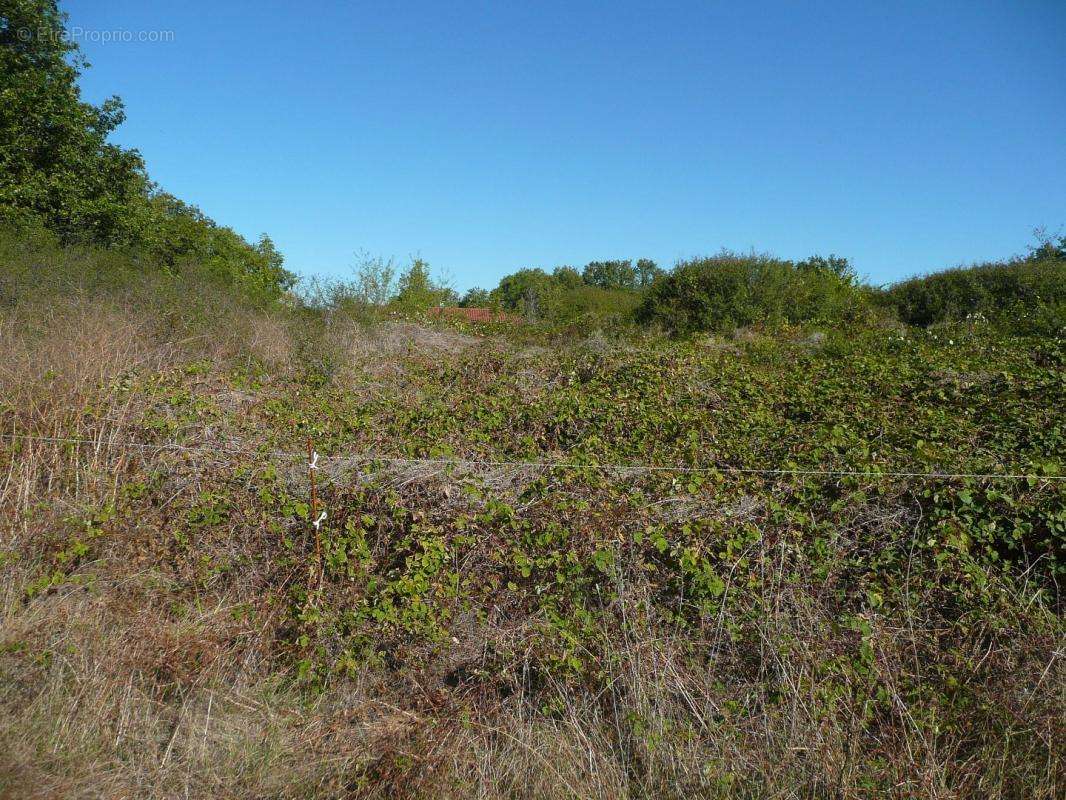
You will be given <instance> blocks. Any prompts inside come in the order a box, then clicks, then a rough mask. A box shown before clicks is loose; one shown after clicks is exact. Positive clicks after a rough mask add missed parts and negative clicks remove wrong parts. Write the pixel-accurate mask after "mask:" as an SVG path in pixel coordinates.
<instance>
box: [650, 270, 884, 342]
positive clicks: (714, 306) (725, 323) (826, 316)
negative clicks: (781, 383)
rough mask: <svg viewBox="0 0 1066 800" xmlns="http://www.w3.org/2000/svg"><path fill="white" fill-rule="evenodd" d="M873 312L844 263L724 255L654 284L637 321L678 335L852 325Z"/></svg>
mask: <svg viewBox="0 0 1066 800" xmlns="http://www.w3.org/2000/svg"><path fill="white" fill-rule="evenodd" d="M869 307H870V304H869V302H868V299H867V297H866V291H865V290H864V289H863V287H861V286H860V285H859V284H858V283H857V281H856V279H855V276H854V273H853V272H852V271H851V269H850V266H849V265H848V263H847V261H846V260H845V259H840V258H836V257H834V256H831V257H830V258H829V259H822V258H819V257H815V258H812V259H808V260H807V261H804V262H801V263H799V264H796V263H793V262H791V261H785V260H782V259H778V258H774V257H772V256H768V255H738V254H735V253H731V252H722V253H720V254H718V255H716V256H712V257H710V258H697V259H692V260H690V261H684V262H681V263H680V264H678V265H677V266H676V267H675V268H674V269H673V271H672V272H670V273H669V274H668V275H666V276H664V277H662V278H660V279H659V280H657V281H656V282H655V283H654V284H653V285H652V286H651V288H650V289H649V290H648V293H647V295H646V297H645V299H644V301H643V302H642V303H641V305H640V307H639V308H638V309H637V319H638V320H639V321H641V322H643V323H645V324H655V325H659V326H661V327H663V328H665V329H666V330H668V331H670V332H671V333H673V334H675V335H682V336H683V335H687V334H692V333H697V332H701V331H723V330H728V329H731V328H734V327H737V326H744V325H755V324H759V323H774V322H794V323H796V322H828V323H833V322H849V321H853V320H855V319H858V318H860V317H862V316H863V315H864V314H865V313H866V311H867V310H868V309H869Z"/></svg>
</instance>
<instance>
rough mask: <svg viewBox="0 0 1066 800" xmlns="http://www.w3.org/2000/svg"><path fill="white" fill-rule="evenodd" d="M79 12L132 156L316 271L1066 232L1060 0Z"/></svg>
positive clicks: (262, 5)
mask: <svg viewBox="0 0 1066 800" xmlns="http://www.w3.org/2000/svg"><path fill="white" fill-rule="evenodd" d="M63 5H64V7H65V8H66V10H67V11H68V12H69V13H70V25H71V27H72V29H75V33H78V31H77V29H79V28H80V29H82V32H81V33H80V36H81V44H82V46H83V49H84V51H85V52H86V54H87V56H88V57H89V59H90V61H91V62H92V63H93V67H92V69H90V70H89V71H88V73H87V74H86V76H85V78H84V80H83V87H84V90H85V94H86V97H87V98H89V99H91V100H94V101H95V100H99V99H102V98H103V97H105V96H107V95H110V94H118V95H120V96H121V97H122V98H123V99H124V100H125V101H126V105H127V111H128V115H129V116H128V121H127V122H126V124H125V125H124V126H123V127H122V128H121V130H120V131H119V133H118V134H117V136H116V140H117V141H119V142H120V143H122V144H126V145H130V146H135V147H137V148H139V149H140V150H141V152H142V153H143V154H144V156H145V158H146V160H147V163H148V167H149V171H150V173H151V175H152V177H153V178H154V179H155V180H156V181H158V182H159V183H160V184H162V186H163V187H164V188H166V189H167V190H169V191H171V192H173V193H174V194H177V195H178V196H179V197H181V198H183V199H185V200H187V201H189V202H193V203H195V204H197V205H199V206H200V207H201V208H203V210H204V211H205V212H207V213H208V214H209V215H211V216H212V217H214V218H215V219H216V220H218V221H219V222H222V223H224V224H228V225H231V226H232V227H234V228H236V229H237V230H238V231H239V232H241V233H243V234H245V235H246V236H248V237H255V236H257V235H258V234H259V233H260V232H262V231H266V232H268V233H270V234H271V236H273V237H274V239H275V241H276V242H277V244H278V246H279V247H280V248H281V249H282V251H283V252H284V253H285V254H286V257H287V260H288V264H289V266H290V268H293V269H295V270H296V271H298V272H301V273H304V274H308V273H318V274H327V275H343V274H345V273H346V272H347V271H348V270H349V268H350V265H351V264H352V261H353V259H352V253H353V252H354V251H356V250H358V249H365V250H367V251H369V252H370V253H372V254H376V255H385V256H389V255H394V256H396V257H398V258H399V259H401V260H405V259H406V258H407V256H408V255H410V254H413V253H420V254H421V255H422V256H423V257H425V258H426V259H427V260H428V261H429V262H430V263H431V264H432V265H433V266H434V267H437V268H444V269H446V270H448V271H449V272H450V273H451V274H452V275H453V276H454V279H455V280H454V282H455V285H456V287H457V288H459V289H464V288H466V287H468V286H471V285H474V284H480V285H486V286H493V285H495V283H496V281H497V280H498V279H499V277H500V276H502V275H504V274H506V273H508V272H511V271H514V270H515V269H519V268H522V267H527V266H543V267H547V268H550V267H552V266H554V265H557V264H574V265H578V266H580V265H582V264H584V263H586V262H587V261H589V260H593V259H601V258H637V257H642V256H647V257H651V258H655V259H656V260H658V261H659V262H660V263H662V264H664V265H670V264H672V263H673V262H674V261H675V260H676V259H677V258H678V257H683V256H691V255H695V254H701V253H709V252H713V251H716V250H718V249H720V248H722V247H729V248H734V249H742V250H746V249H749V248H756V249H758V250H767V251H772V252H774V253H777V254H779V255H782V256H785V257H790V258H800V257H804V256H806V255H809V254H811V253H815V252H819V253H822V254H828V253H829V252H835V253H837V254H841V255H846V256H849V257H850V258H852V260H853V261H854V263H855V264H856V265H857V267H858V268H859V270H860V271H861V272H863V273H865V274H866V275H868V276H869V277H870V278H871V279H872V280H874V281H875V282H886V281H890V280H893V279H896V278H899V277H902V276H905V275H908V274H912V273H915V272H922V271H927V270H930V269H936V268H940V267H945V266H952V265H956V264H959V263H964V262H970V261H974V260H981V259H989V258H995V257H1000V256H1004V255H1009V254H1012V253H1015V252H1019V251H1021V250H1023V249H1024V248H1025V246H1026V245H1027V244H1028V243H1029V242H1030V241H1031V236H1030V231H1031V229H1032V228H1033V227H1034V226H1038V225H1044V226H1047V227H1048V228H1050V229H1052V230H1057V229H1061V228H1062V227H1063V226H1064V225H1066V180H1064V177H1066V2H1062V0H1043V1H1041V0H1003V2H979V1H977V2H928V1H926V2H887V3H884V2H856V1H855V0H851V2H823V3H807V2H767V3H762V4H759V3H737V2H685V3H662V2H646V3H635V2H628V1H624V2H619V1H616V2H604V3H595V4H593V3H585V2H576V1H575V0H567V2H538V3H510V2H505V1H504V0H495V1H493V2H482V3H447V2H439V0H432V1H429V0H411V1H410V2H402V3H398V2H381V3H377V2H340V0H320V1H319V2H309V3H303V4H298V3H293V2H277V1H269V2H264V1H263V0H256V2H251V0H247V1H244V0H242V1H241V2H235V1H232V2H227V1H226V0H213V1H210V2H209V1H208V0H182V2H165V3H164V2H144V0H68V2H66V3H64V4H63ZM111 30H130V31H134V32H137V31H158V30H165V31H172V32H173V34H172V35H173V40H172V41H169V42H143V43H142V42H105V41H101V40H100V38H101V37H100V36H99V35H98V34H94V33H90V32H92V31H111Z"/></svg>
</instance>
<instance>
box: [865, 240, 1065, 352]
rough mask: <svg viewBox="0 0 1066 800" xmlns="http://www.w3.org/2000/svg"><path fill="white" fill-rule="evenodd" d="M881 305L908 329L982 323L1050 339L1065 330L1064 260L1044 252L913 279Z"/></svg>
mask: <svg viewBox="0 0 1066 800" xmlns="http://www.w3.org/2000/svg"><path fill="white" fill-rule="evenodd" d="M1064 241H1066V240H1064ZM884 300H885V302H886V303H887V304H888V306H889V307H891V308H893V309H894V310H895V312H896V313H897V314H898V315H899V318H900V320H902V321H903V322H907V323H909V324H911V325H922V326H928V325H933V324H936V323H943V322H957V321H961V320H965V319H967V318H972V317H984V318H987V319H989V320H990V321H993V322H995V323H997V324H999V325H1001V326H1004V327H1007V328H1010V329H1012V330H1014V331H1016V332H1018V333H1026V334H1044V335H1054V334H1056V333H1058V332H1061V331H1062V330H1063V328H1064V327H1066V258H1064V257H1063V254H1062V252H1061V250H1056V249H1054V248H1047V247H1044V248H1041V249H1039V250H1037V251H1036V252H1035V253H1034V254H1033V255H1032V256H1030V257H1028V258H1020V259H1014V260H1012V261H1008V262H1004V263H992V264H982V265H979V266H975V267H969V268H960V269H951V270H946V271H944V272H937V273H933V274H932V275H925V276H922V277H918V278H912V279H910V280H907V281H903V282H901V283H897V284H896V285H894V286H892V287H890V288H889V289H888V290H887V291H886V292H885V295H884Z"/></svg>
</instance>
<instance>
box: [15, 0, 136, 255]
mask: <svg viewBox="0 0 1066 800" xmlns="http://www.w3.org/2000/svg"><path fill="white" fill-rule="evenodd" d="M65 25H66V19H65V15H64V14H62V13H61V12H60V11H59V9H58V6H57V3H56V2H55V0H6V2H5V3H4V8H3V10H2V11H0V217H3V218H4V219H6V220H8V221H14V222H28V221H35V220H38V221H41V222H43V223H44V224H45V225H47V227H49V228H50V229H51V230H53V231H55V232H56V233H57V234H58V235H59V236H60V238H61V239H62V240H63V241H67V242H70V241H91V242H98V243H103V244H113V243H129V242H133V241H136V239H137V238H138V236H139V233H140V230H141V229H142V227H143V225H145V224H146V223H147V221H148V219H147V213H146V212H147V209H146V208H145V205H144V198H145V195H146V191H147V187H148V180H147V177H146V175H145V171H144V162H143V161H142V159H141V157H140V155H139V154H138V153H137V152H136V151H134V150H124V149H122V148H120V147H118V146H116V145H113V144H110V143H108V141H107V137H108V134H110V133H111V132H112V131H113V130H114V129H115V128H116V127H118V126H119V125H120V124H121V123H122V121H123V119H124V116H125V115H124V111H123V107H122V102H121V101H120V100H119V99H118V98H117V97H112V98H110V99H109V100H106V101H104V102H103V103H102V104H101V105H99V106H94V105H91V104H89V103H86V102H84V101H82V99H81V92H80V90H79V88H78V84H77V80H78V77H79V75H80V74H81V70H82V69H83V68H84V67H85V66H87V64H86V62H85V60H84V59H83V58H82V56H81V54H80V52H79V50H78V47H77V45H76V44H74V43H73V42H72V41H71V39H70V38H69V37H68V36H67V33H66V27H65Z"/></svg>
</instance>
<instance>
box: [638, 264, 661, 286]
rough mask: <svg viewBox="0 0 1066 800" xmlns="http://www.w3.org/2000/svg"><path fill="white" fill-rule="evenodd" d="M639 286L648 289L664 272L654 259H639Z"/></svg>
mask: <svg viewBox="0 0 1066 800" xmlns="http://www.w3.org/2000/svg"><path fill="white" fill-rule="evenodd" d="M636 269H637V286H638V287H639V288H641V289H647V288H648V287H649V286H651V285H652V284H653V283H655V280H656V278H658V277H659V276H661V275H662V274H663V271H662V270H661V269H660V268H659V265H658V264H656V263H655V262H654V261H652V260H651V259H650V258H641V259H638V260H637V267H636Z"/></svg>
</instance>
